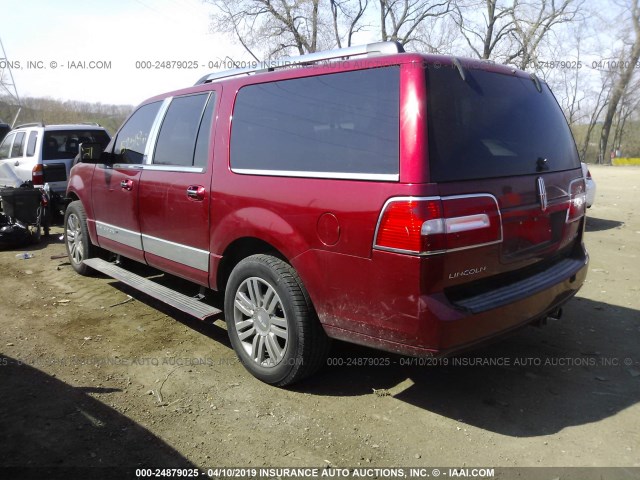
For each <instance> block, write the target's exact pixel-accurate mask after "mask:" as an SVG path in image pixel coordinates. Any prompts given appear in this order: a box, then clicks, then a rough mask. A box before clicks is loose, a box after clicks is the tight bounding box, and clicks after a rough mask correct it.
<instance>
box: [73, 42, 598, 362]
mask: <svg viewBox="0 0 640 480" xmlns="http://www.w3.org/2000/svg"><path fill="white" fill-rule="evenodd" d="M367 62H368V61H367V60H353V61H344V62H340V63H339V64H338V65H339V66H336V65H334V64H330V65H324V66H320V65H316V66H313V67H308V68H294V69H285V70H276V71H274V72H269V73H261V74H256V75H251V76H236V77H231V78H229V79H223V80H220V81H214V82H213V83H208V84H203V85H198V86H195V87H191V88H187V89H184V90H180V91H176V92H171V93H168V94H165V95H161V96H157V97H154V98H151V99H149V100H147V101H146V102H144V103H145V104H150V103H152V102H155V101H161V100H164V99H165V98H167V97H178V96H184V95H188V94H194V93H201V92H210V91H213V92H215V95H216V97H215V101H216V109H215V115H214V120H213V122H212V127H211V128H212V133H211V135H212V137H211V138H212V141H211V142H210V145H209V152H208V163H207V165H206V168H205V170H204V172H202V173H184V172H181V173H176V172H172V171H153V170H146V169H142V170H136V169H131V168H130V167H129V166H127V168H118V167H117V166H115V167H113V168H105V167H104V166H103V165H91V164H79V165H77V166H76V167H74V169H73V172H72V176H71V179H70V182H69V189H68V195H69V196H70V197H74V198H77V199H79V200H81V201H82V203H83V205H84V207H85V209H86V212H87V217H88V225H89V233H90V237H91V241H92V242H93V243H94V244H96V245H99V246H101V247H104V248H106V249H108V250H110V251H113V252H116V253H120V254H122V255H124V256H127V257H130V258H133V259H135V260H138V261H141V262H144V263H147V264H149V265H152V266H154V267H157V268H159V269H161V270H164V271H167V272H170V273H172V274H175V275H177V276H180V277H183V278H185V279H188V280H191V281H193V282H195V283H197V284H199V285H202V286H205V287H209V288H211V289H214V290H219V289H224V286H225V282H226V277H227V276H228V273H229V270H230V268H229V267H230V265H228V264H227V265H225V262H228V261H237V260H239V258H238V255H239V253H238V252H240V251H242V250H239V248H240V245H242V244H243V242H246V241H247V240H248V239H251V240H252V241H253V240H259V243H255V244H252V245H258V246H257V247H252V249H251V251H250V253H251V254H253V253H259V251H256V249H258V250H259V249H260V248H265V249H268V250H270V251H272V250H275V251H277V252H279V254H280V255H281V256H282V257H283V258H285V259H286V260H287V261H288V262H289V263H290V264H291V265H292V266H293V267H294V268H295V269H296V271H297V272H298V273H299V275H300V278H301V279H302V282H303V283H304V285H305V287H306V289H307V290H308V292H309V295H310V297H311V300H312V302H313V305H314V307H315V310H316V311H317V314H318V317H319V319H320V321H321V323H322V325H323V327H324V329H325V331H326V332H327V334H328V335H329V336H331V337H334V338H339V339H343V340H347V341H351V342H355V343H360V344H364V345H369V346H372V347H375V348H380V349H384V350H389V351H394V352H400V353H406V354H412V355H426V354H439V353H448V352H451V351H455V350H457V349H460V348H465V347H468V346H470V345H473V344H475V343H478V342H481V341H484V340H486V339H488V338H491V337H493V336H496V335H499V334H502V333H504V332H506V331H509V330H511V329H514V328H516V327H519V326H521V325H524V324H527V323H530V322H532V321H534V320H538V319H541V318H543V317H545V316H546V315H548V314H549V313H550V312H552V311H554V310H556V309H557V308H558V307H559V306H561V305H562V304H563V303H565V302H566V301H567V300H568V299H569V298H571V297H572V296H573V295H574V294H575V293H576V292H577V291H578V289H579V288H580V287H581V285H582V283H583V282H584V279H585V276H586V272H587V263H588V256H587V254H586V251H585V249H584V245H583V242H582V236H583V230H584V216H582V215H581V214H580V212H578V213H577V219H576V221H571V222H567V221H566V217H567V211H568V209H569V205H570V204H571V202H572V201H573V200H572V199H571V197H570V196H569V193H570V190H571V188H570V185H571V182H574V181H577V182H582V180H581V179H582V173H581V170H580V165H579V164H578V165H577V166H576V167H575V168H574V169H565V170H562V171H556V172H544V171H542V172H540V173H539V174H537V173H534V174H530V175H519V176H504V177H497V178H486V179H478V180H462V181H448V182H435V181H433V180H432V178H431V171H430V161H429V148H428V142H429V138H428V133H427V126H428V122H429V121H430V117H429V113H428V111H427V99H428V95H429V91H428V89H427V82H426V81H425V76H426V75H427V73H426V68H425V65H426V64H428V65H433V64H436V63H437V64H438V65H441V66H442V68H455V67H454V65H453V63H452V60H451V59H450V58H448V57H438V56H428V55H418V54H399V55H390V56H383V57H377V58H375V60H372V61H371V62H369V63H367ZM373 62H375V64H373ZM387 65H399V66H400V90H399V125H398V128H399V159H400V160H399V161H400V165H399V180H398V181H379V182H378V181H370V180H364V181H363V180H357V179H326V178H308V177H304V176H278V175H250V174H238V173H234V172H233V171H232V169H231V166H230V135H231V132H232V128H233V115H234V103H235V102H236V98H237V94H238V92H239V91H240V90H241V89H242V88H243V87H245V86H247V85H256V84H260V83H271V82H275V81H280V80H286V79H293V78H296V79H298V78H305V77H317V76H322V75H326V74H334V73H337V72H346V71H357V70H362V69H366V68H370V67H373V66H375V67H383V66H387ZM465 66H466V68H469V69H475V70H482V71H489V72H494V73H497V74H500V75H510V76H515V77H519V78H521V79H522V81H523V82H524V81H527V82H530V81H531V79H530V77H529V76H528V75H527V74H525V73H524V72H519V71H515V70H512V69H510V68H507V67H503V66H497V65H491V64H486V63H482V62H475V61H468V62H466V63H465ZM114 138H115V137H114ZM539 177H541V178H542V179H543V182H544V185H545V186H546V202H547V204H546V205H544V206H545V208H544V210H543V208H542V205H541V199H540V198H541V197H540V192H538V191H537V190H536V179H537V178H539ZM127 180H130V181H131V182H132V183H130V184H128V185H129V186H130V189H125V188H123V187H121V182H123V181H127ZM580 185H582V187H581V188H584V187H583V184H582V183H580ZM190 187H195V188H196V189H197V190H198V192H199V197H200V198H199V199H197V200H195V201H194V199H193V198H189V197H188V196H187V195H186V194H185V191H186V189H187V188H190ZM579 188H580V187H578V190H579ZM579 193H580V192H579V191H577V194H579ZM477 195H480V196H484V197H483V198H488V199H490V201H489V202H488V203H487V202H485V204H486V205H485V207H483V208H485V210H486V209H488V210H487V211H490V212H489V213H488V214H487V217H486V218H489V220H488V221H490V222H498V223H492V224H491V225H492V228H497V229H496V230H495V231H493V232H492V233H491V235H489V237H488V238H489V240H495V239H496V238H497V241H490V242H485V241H482V242H480V243H487V245H485V246H479V247H475V248H469V249H459V250H455V249H454V250H452V251H446V252H443V253H435V254H429V255H417V254H411V253H401V252H396V251H388V250H385V249H381V248H374V245H375V244H376V240H377V239H376V229H377V227H378V223H379V221H381V217H382V216H383V209H384V208H385V205H387V202H388V201H389V200H390V199H396V198H410V199H417V200H418V201H420V199H436V200H435V202H436V203H438V204H442V205H444V207H443V208H444V212H440V213H441V214H442V215H449V214H448V213H447V212H446V210H447V209H448V208H451V209H453V210H459V211H460V212H463V213H459V212H458V213H451V214H450V215H451V216H453V217H456V218H458V217H465V216H468V215H472V216H473V214H474V212H473V211H470V212H467V210H469V209H471V210H473V205H474V200H473V196H477ZM466 196H472V197H471V200H469V201H468V202H467V203H466V204H465V202H464V201H463V202H458V203H460V205H458V206H455V208H454V202H453V201H457V200H456V199H457V198H459V197H462V198H463V199H464V198H468V197H466ZM451 197H454V198H451ZM476 198H481V197H476ZM425 201H426V200H425ZM476 203H477V202H476ZM494 204H497V207H495V211H494V210H492V209H493V208H494V207H493V205H494ZM578 204H579V202H578V203H576V205H578ZM469 205H471V207H469ZM578 208H580V207H579V205H578ZM465 209H466V210H465ZM483 211H484V210H483ZM465 212H466V213H465ZM475 213H477V212H475ZM480 214H482V212H480V213H479V215H480ZM465 218H466V217H465ZM478 218H480V217H478ZM484 218H485V217H482V219H484ZM96 221H98V222H103V223H105V224H109V225H112V226H114V227H116V228H122V229H128V230H131V231H134V232H141V234H142V235H148V236H149V237H154V238H160V239H163V240H165V241H167V242H174V243H176V244H180V245H184V246H187V247H190V248H193V249H196V250H198V251H205V252H206V255H207V258H208V262H207V268H206V269H204V270H203V269H202V268H194V267H193V266H189V265H186V264H184V263H181V262H180V261H176V260H175V259H169V258H166V257H163V256H162V255H158V254H154V253H150V252H148V251H145V250H144V247H143V249H140V248H135V247H132V246H131V245H126V244H123V243H120V242H118V241H114V240H113V239H109V238H106V237H105V236H101V235H99V232H98V230H97V229H96ZM442 222H443V223H442V225H445V222H446V219H443V220H442ZM434 225H440V224H439V223H437V222H436V223H435V224H434ZM101 228H106V227H101ZM417 228H418V229H419V228H420V225H418V227H417ZM498 233H499V236H498V237H496V235H498ZM454 237H456V236H455V235H453V236H452V237H451V238H450V239H449V242H450V244H451V245H456V243H455V242H456V241H457V242H462V243H459V244H460V245H463V244H464V242H465V240H464V239H462V240H461V239H460V236H458V237H456V238H454ZM144 238H146V237H143V242H142V243H143V245H144V243H145V240H144ZM382 246H384V245H382ZM562 259H574V260H576V261H577V263H576V264H575V265H576V267H575V268H573V269H572V270H571V271H570V272H564V274H563V275H562V276H559V277H558V278H555V280H554V281H551V282H547V283H548V284H547V285H546V286H545V287H544V288H542V289H540V288H538V287H536V286H535V285H532V286H531V292H530V293H526V288H527V287H526V282H527V279H528V278H529V277H531V278H534V277H535V275H539V274H541V272H545V271H550V270H549V269H553V268H554V266H556V265H557V264H558V262H559V261H560V260H562ZM535 278H537V277H535ZM516 282H524V283H523V288H524V289H525V290H523V292H524V293H522V292H521V293H520V294H519V295H515V296H512V297H509V299H508V300H505V301H503V302H502V303H501V302H499V301H498V302H497V306H496V307H495V308H489V309H486V310H482V309H480V310H479V311H475V312H474V311H473V309H470V308H465V307H463V306H461V305H462V304H464V299H466V298H470V297H473V296H474V295H476V294H481V293H483V292H484V293H486V294H488V293H490V292H491V291H492V290H494V289H498V288H506V287H508V286H509V285H512V284H514V283H516ZM505 298H506V297H505ZM460 302H462V303H460Z"/></svg>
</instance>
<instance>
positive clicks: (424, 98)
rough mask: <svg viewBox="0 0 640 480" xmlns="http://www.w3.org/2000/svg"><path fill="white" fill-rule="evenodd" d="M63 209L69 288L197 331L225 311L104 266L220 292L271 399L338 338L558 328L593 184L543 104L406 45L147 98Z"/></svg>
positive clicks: (506, 81)
mask: <svg viewBox="0 0 640 480" xmlns="http://www.w3.org/2000/svg"><path fill="white" fill-rule="evenodd" d="M346 57H349V59H348V60H345V58H346ZM283 64H284V65H285V66H283ZM68 195H69V196H71V197H73V198H74V199H75V201H74V202H73V203H71V205H70V207H69V209H68V210H67V219H66V222H65V224H66V235H67V249H68V251H69V256H70V260H71V263H72V265H73V266H74V268H75V269H76V270H77V271H78V272H80V273H87V272H88V271H89V269H90V268H95V269H98V270H101V271H103V272H105V273H108V274H109V275H112V276H114V277H116V278H118V279H121V280H122V281H125V282H127V283H130V284H132V285H135V286H136V287H137V288H140V289H141V290H143V291H146V292H147V293H149V294H150V295H153V296H156V297H157V298H161V299H163V300H164V301H166V302H167V303H170V304H171V305H174V306H177V307H178V308H181V309H183V310H185V311H188V312H190V313H192V314H194V315H197V316H199V317H200V318H206V317H207V316H210V315H213V314H215V313H217V312H218V310H216V309H214V308H213V307H209V306H208V305H206V304H203V303H202V302H198V301H197V300H194V299H192V298H190V297H186V296H184V295H180V294H178V293H177V292H173V291H170V292H167V291H165V290H160V287H159V286H154V285H151V284H150V283H149V282H148V281H147V280H145V279H141V278H140V277H136V276H133V275H132V274H131V273H130V272H127V271H125V270H123V269H121V268H120V267H118V266H116V265H112V264H109V263H107V262H105V261H104V260H101V259H99V258H92V257H95V256H96V253H97V250H96V247H100V248H102V249H105V250H108V251H111V252H115V253H117V254H120V255H122V256H125V257H128V258H131V259H134V260H137V261H139V262H142V263H146V264H149V265H151V266H154V267H157V268H158V269H160V270H163V271H165V272H169V273H171V274H174V275H177V276H179V277H182V278H185V279H188V280H190V281H192V282H193V283H194V284H197V285H199V286H201V287H203V288H208V289H213V290H218V291H223V292H225V303H224V314H225V318H226V321H227V326H228V331H229V336H230V339H231V343H232V345H233V348H234V349H235V350H236V352H237V354H238V356H239V358H240V359H241V361H242V362H243V364H244V365H245V366H246V368H247V369H248V370H249V371H251V373H252V374H253V375H255V376H256V377H258V378H260V379H261V380H263V381H266V382H268V383H272V384H276V385H286V384H290V383H292V382H294V381H297V380H300V379H301V378H304V377H305V376H307V375H309V374H311V373H312V372H313V371H314V370H315V369H317V368H318V367H319V366H320V365H321V364H322V363H323V360H324V358H325V355H326V352H327V348H328V343H329V342H328V340H329V338H336V339H341V340H346V341H349V342H354V343H358V344H362V345H368V346H371V347H374V348H379V349H383V350H388V351H391V352H397V353H402V354H409V355H419V356H422V355H441V354H448V353H450V352H455V351H458V350H460V349H463V348H468V347H470V346H473V345H475V344H477V343H479V342H483V341H486V340H488V339H491V338H493V337H495V336H498V335H500V334H503V333H505V332H507V331H510V330H512V329H515V328H517V327H520V326H523V325H526V324H529V323H531V322H536V321H542V320H544V319H545V318H546V317H547V316H549V315H552V314H555V313H556V312H557V311H558V309H559V308H560V307H561V306H562V305H563V304H564V303H565V302H566V301H567V300H569V299H570V298H571V297H572V296H573V295H574V294H575V293H576V292H577V291H578V289H579V288H580V287H581V285H582V284H583V282H584V279H585V276H586V272H587V263H588V256H587V253H586V251H585V247H584V244H583V231H584V223H585V222H584V212H585V207H584V203H585V184H584V179H583V176H582V171H581V167H580V162H579V159H578V154H577V151H576V147H575V144H574V140H573V138H572V136H571V132H570V130H569V127H568V126H567V123H566V121H565V119H564V117H563V114H562V111H561V109H560V107H559V106H558V104H557V102H556V100H555V98H554V96H553V94H552V93H551V91H550V90H549V87H548V86H547V85H546V84H545V83H544V82H542V81H539V80H538V79H537V78H536V77H535V76H531V75H529V74H527V73H525V72H522V71H518V70H515V69H513V68H511V67H505V66H499V65H493V64H488V63H483V62H480V61H473V60H462V61H461V60H459V59H457V58H453V57H443V56H433V55H420V54H413V53H403V52H402V49H401V48H399V46H398V45H397V44H394V43H381V44H371V45H367V46H365V47H351V48H349V49H343V50H338V51H333V52H322V53H320V54H311V55H310V56H302V57H300V58H293V59H289V60H287V61H285V62H282V63H280V64H278V65H275V64H270V65H267V68H265V69H264V70H259V69H254V70H246V69H245V70H240V71H230V72H222V73H218V74H212V75H210V76H207V77H205V78H203V79H202V80H201V81H199V82H198V83H197V84H196V85H195V86H193V87H191V88H187V89H184V90H180V91H176V92H171V93H168V94H164V95H160V96H157V97H154V98H151V99H149V100H147V101H145V102H144V103H143V104H142V105H141V106H140V107H138V109H137V110H136V111H135V112H134V113H133V114H132V115H131V117H130V118H129V119H128V120H127V121H126V122H125V124H124V125H123V126H122V127H121V129H120V130H119V132H118V133H117V134H116V135H115V136H114V138H113V139H112V141H111V143H110V144H109V146H108V147H107V149H106V150H105V151H104V152H103V153H102V154H101V155H98V154H96V153H95V152H94V153H91V152H87V154H86V156H85V159H84V160H83V162H82V163H79V164H78V165H77V166H75V167H74V168H73V170H72V174H71V178H70V181H69V189H68Z"/></svg>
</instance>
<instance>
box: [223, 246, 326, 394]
mask: <svg viewBox="0 0 640 480" xmlns="http://www.w3.org/2000/svg"><path fill="white" fill-rule="evenodd" d="M224 310H225V319H226V322H227V330H228V332H229V339H230V340H231V344H232V346H233V349H234V350H235V352H236V354H237V355H238V357H239V359H240V361H241V362H242V364H243V365H244V366H245V368H246V369H247V370H248V371H249V372H250V373H251V374H252V375H253V376H255V377H256V378H258V379H260V380H262V381H263V382H265V383H268V384H271V385H276V386H285V385H291V384H293V383H295V382H298V381H300V380H302V379H304V378H305V377H308V376H309V375H311V374H312V373H314V372H315V371H316V370H318V368H320V367H321V366H322V364H323V362H324V361H325V359H326V355H327V352H328V350H329V338H328V337H327V335H326V334H325V332H324V330H323V329H322V326H321V325H320V322H319V321H318V318H317V316H316V314H315V311H314V309H313V306H312V305H311V300H310V298H309V295H308V293H307V291H306V290H305V288H304V286H303V285H302V282H301V281H300V278H299V277H298V274H297V273H296V271H295V270H294V269H293V267H292V266H291V265H289V264H288V263H286V262H284V261H283V260H280V259H279V258H276V257H273V256H271V255H252V256H250V257H247V258H245V259H244V260H242V261H241V262H240V263H238V265H237V266H236V267H235V268H234V269H233V271H232V272H231V276H230V277H229V281H228V283H227V288H226V291H225V301H224Z"/></svg>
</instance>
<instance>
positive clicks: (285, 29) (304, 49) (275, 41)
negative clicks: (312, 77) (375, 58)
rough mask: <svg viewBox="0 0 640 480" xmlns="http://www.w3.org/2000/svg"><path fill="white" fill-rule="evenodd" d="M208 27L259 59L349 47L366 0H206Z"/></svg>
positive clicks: (362, 24)
mask: <svg viewBox="0 0 640 480" xmlns="http://www.w3.org/2000/svg"><path fill="white" fill-rule="evenodd" d="M206 1H207V2H208V3H210V4H212V5H213V6H214V12H213V14H212V16H211V19H212V23H211V28H212V30H213V31H216V32H225V33H227V34H229V35H231V36H233V37H234V38H235V39H237V40H238V41H239V42H240V44H241V45H242V46H243V47H244V49H245V50H246V51H247V52H249V54H250V55H251V56H252V57H253V58H255V59H256V60H259V59H260V58H259V57H262V56H266V57H269V58H272V57H281V56H283V55H288V54H291V53H294V52H295V53H296V54H299V55H303V54H305V53H312V52H316V51H318V50H322V49H326V48H332V47H343V46H350V45H351V44H352V41H353V37H354V35H355V34H356V33H358V32H360V31H361V30H362V29H363V28H365V27H366V24H365V13H366V12H367V10H368V9H369V8H370V3H369V0H206Z"/></svg>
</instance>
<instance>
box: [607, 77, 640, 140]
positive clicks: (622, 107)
mask: <svg viewBox="0 0 640 480" xmlns="http://www.w3.org/2000/svg"><path fill="white" fill-rule="evenodd" d="M639 107H640V79H637V80H636V81H635V82H634V83H633V84H632V85H629V86H628V88H627V89H626V90H625V92H624V95H622V98H620V104H619V107H618V111H617V112H616V116H615V117H614V123H615V126H614V133H613V148H616V149H617V148H620V147H621V146H622V140H623V138H624V136H625V133H626V131H625V128H626V127H627V122H628V121H629V119H630V118H631V117H632V115H633V114H634V113H635V112H637V111H638V108H639Z"/></svg>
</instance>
